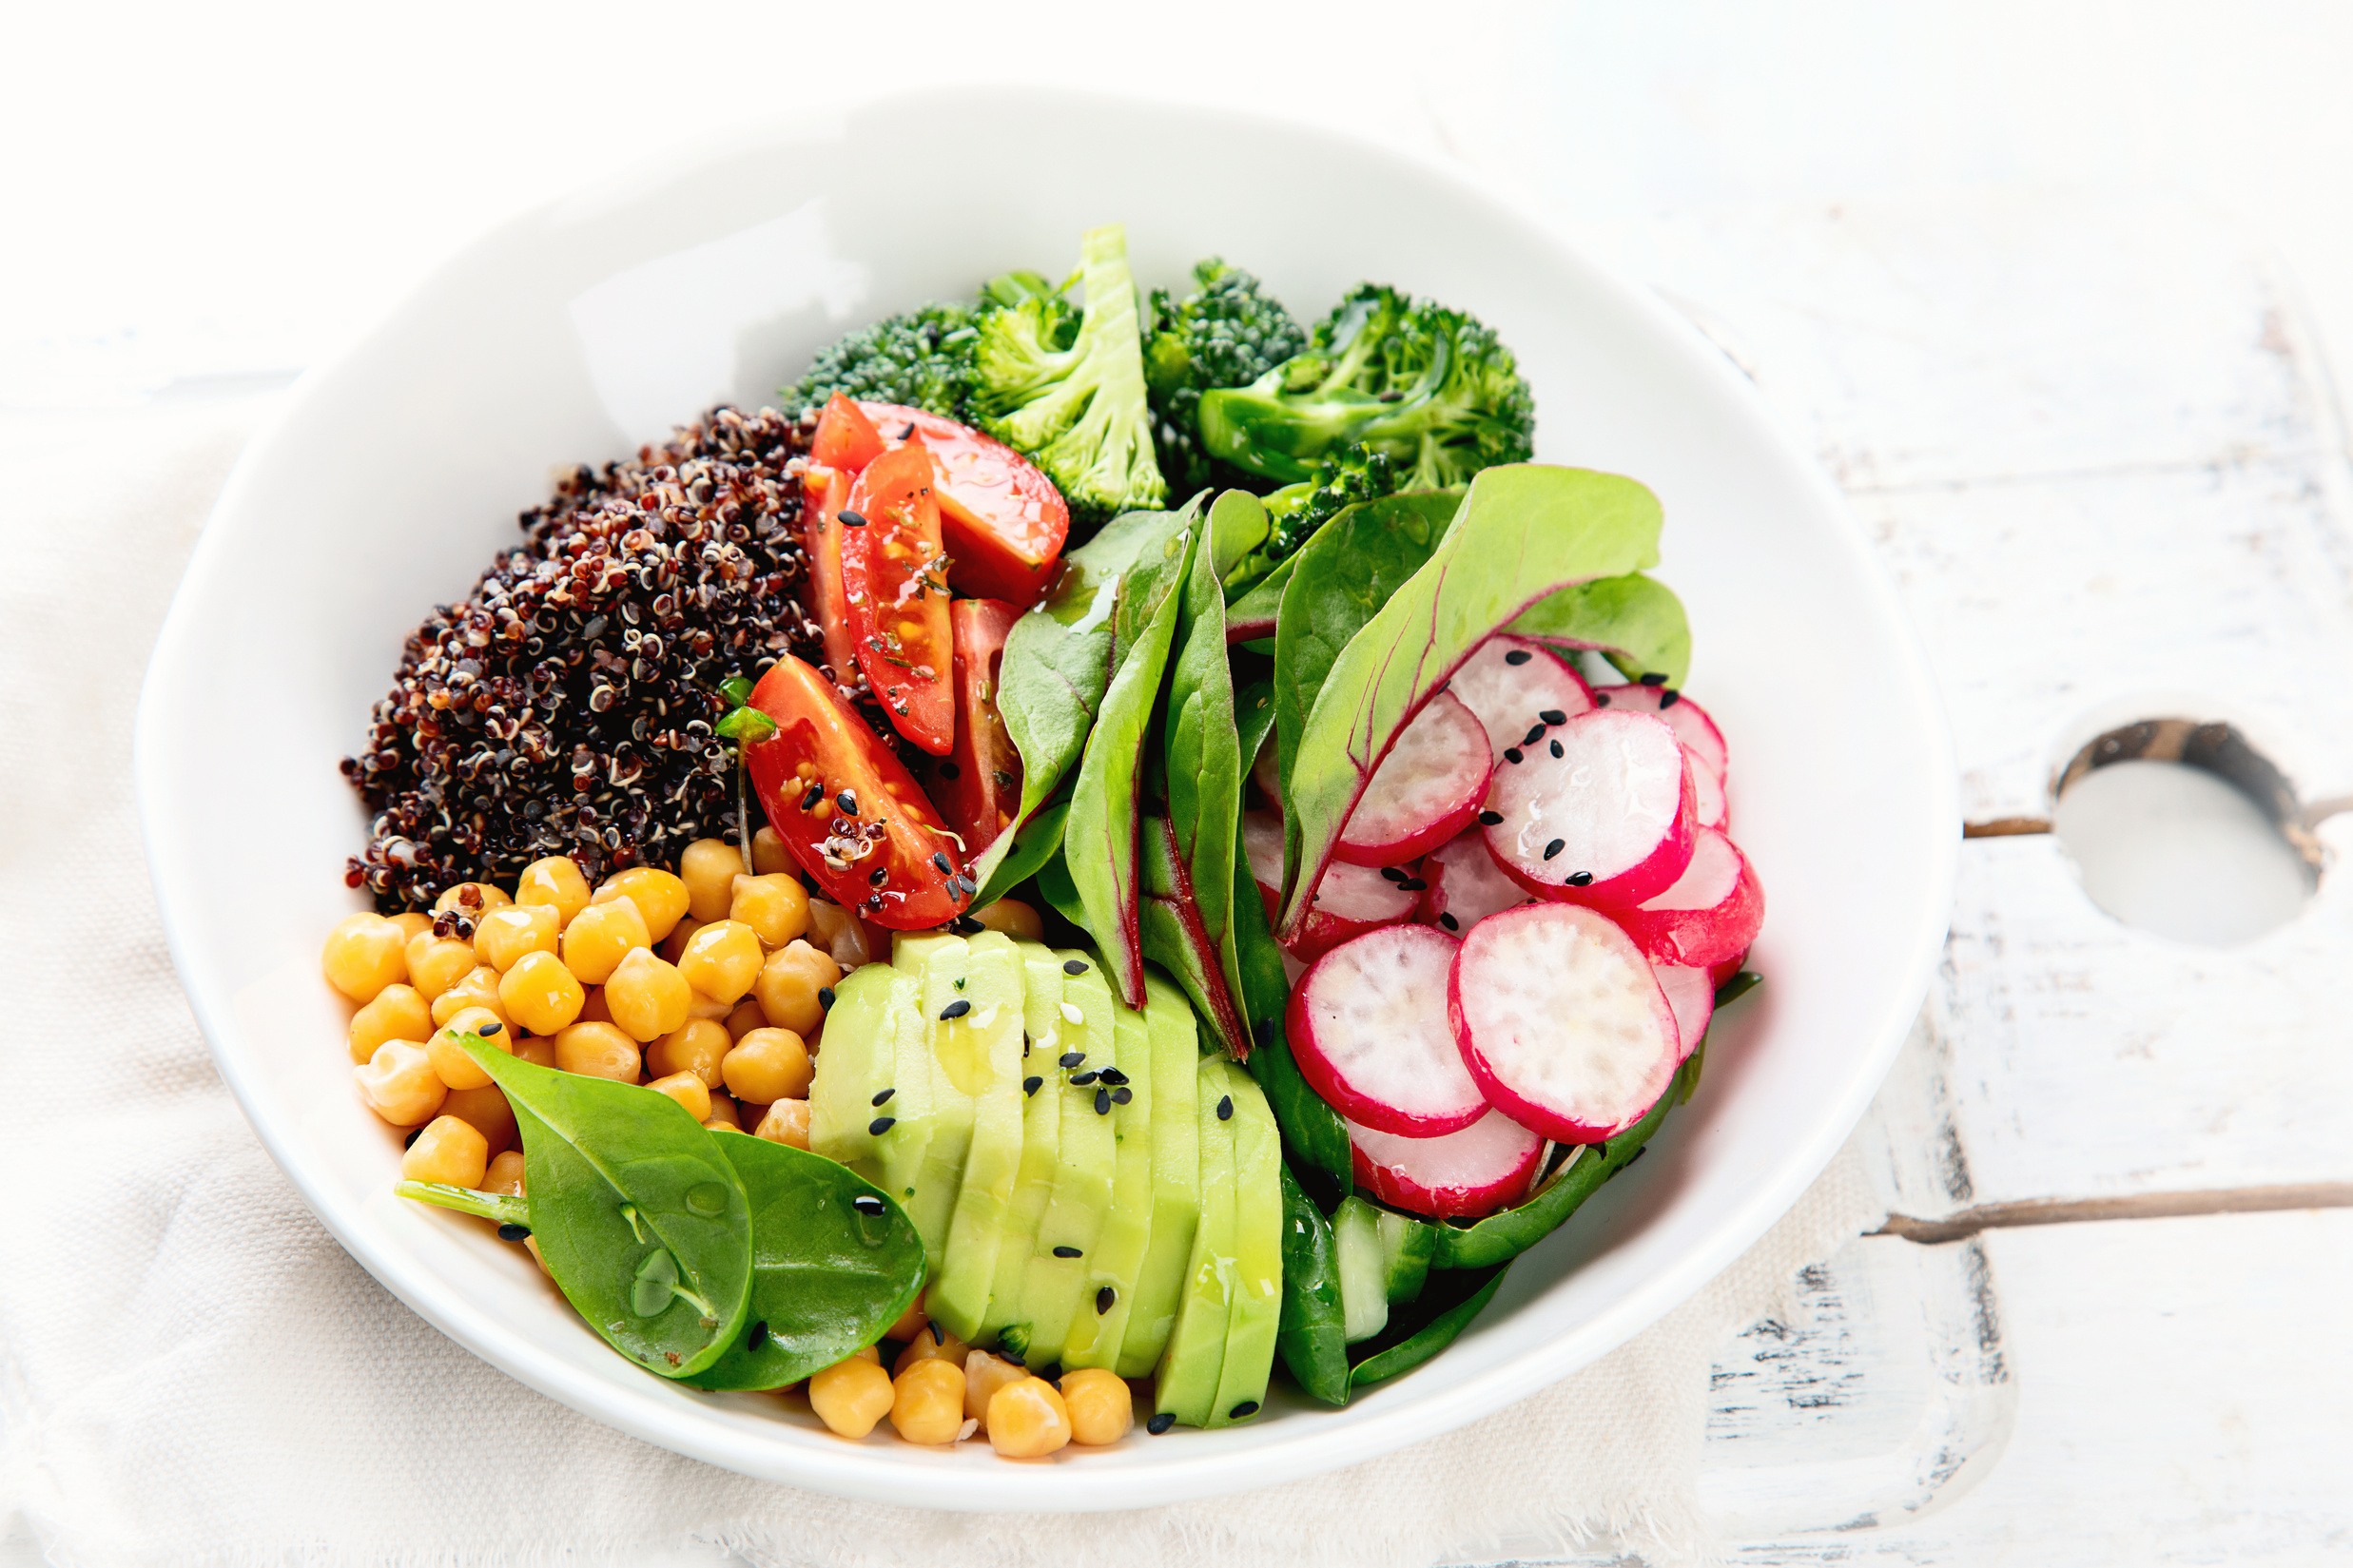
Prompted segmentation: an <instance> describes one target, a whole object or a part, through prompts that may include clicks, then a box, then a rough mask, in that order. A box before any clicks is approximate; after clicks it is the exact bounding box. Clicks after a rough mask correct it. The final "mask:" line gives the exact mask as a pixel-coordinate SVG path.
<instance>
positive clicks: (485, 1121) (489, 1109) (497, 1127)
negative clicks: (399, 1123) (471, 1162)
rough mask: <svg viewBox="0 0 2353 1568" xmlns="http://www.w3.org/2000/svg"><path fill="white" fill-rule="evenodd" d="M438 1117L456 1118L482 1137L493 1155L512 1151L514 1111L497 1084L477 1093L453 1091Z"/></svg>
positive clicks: (484, 1086) (482, 1088)
mask: <svg viewBox="0 0 2353 1568" xmlns="http://www.w3.org/2000/svg"><path fill="white" fill-rule="evenodd" d="M441 1114H442V1115H443V1116H455V1117H457V1119H458V1120H459V1121H461V1122H464V1123H465V1124H466V1125H468V1126H469V1127H472V1128H473V1129H474V1130H475V1131H476V1132H479V1133H481V1134H482V1142H483V1143H484V1144H485V1145H487V1146H488V1148H489V1149H490V1152H491V1153H492V1154H494V1155H496V1154H498V1153H500V1152H502V1151H505V1150H509V1149H513V1148H514V1147H515V1107H513V1106H511V1105H509V1104H508V1103H507V1096H506V1094H505V1092H504V1091H503V1090H501V1089H500V1088H499V1087H498V1086H497V1085H496V1084H495V1083H493V1084H484V1085H483V1086H482V1087H481V1088H479V1089H453V1090H451V1091H450V1092H449V1097H448V1098H447V1099H445V1100H443V1101H442V1102H441Z"/></svg>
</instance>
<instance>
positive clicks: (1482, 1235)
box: [1429, 1063, 1689, 1268]
mask: <svg viewBox="0 0 2353 1568" xmlns="http://www.w3.org/2000/svg"><path fill="white" fill-rule="evenodd" d="M1684 1065H1685V1066H1688V1065H1689V1064H1688V1063H1685V1064H1684ZM1680 1078H1681V1072H1680V1070H1679V1072H1678V1074H1677V1081H1670V1082H1669V1083H1668V1085H1667V1089H1666V1093H1664V1094H1661V1095H1660V1096H1659V1103H1658V1104H1656V1105H1654V1106H1652V1107H1651V1108H1650V1110H1649V1112H1648V1113H1646V1114H1644V1115H1643V1119H1642V1120H1641V1121H1638V1122H1636V1123H1635V1124H1634V1125H1633V1126H1632V1127H1629V1128H1627V1129H1626V1130H1625V1131H1624V1132H1621V1133H1619V1134H1618V1135H1617V1136H1616V1137H1614V1138H1612V1139H1610V1140H1609V1142H1608V1143H1607V1144H1585V1145H1580V1146H1578V1147H1576V1148H1573V1149H1571V1150H1570V1151H1569V1152H1568V1158H1567V1159H1566V1160H1565V1161H1563V1162H1562V1163H1561V1164H1560V1165H1559V1166H1558V1167H1556V1168H1555V1169H1554V1170H1553V1171H1552V1174H1551V1175H1550V1176H1549V1177H1548V1178H1547V1179H1546V1182H1545V1184H1544V1185H1543V1186H1541V1187H1539V1188H1538V1189H1537V1190H1536V1193H1535V1195H1534V1196H1533V1197H1530V1198H1528V1199H1527V1201H1525V1202H1523V1203H1520V1204H1517V1205H1514V1206H1513V1207H1512V1208H1509V1209H1506V1210H1501V1211H1499V1212H1497V1213H1493V1214H1489V1215H1488V1216H1487V1218H1485V1219H1483V1220H1481V1221H1479V1223H1478V1224H1476V1225H1473V1226H1471V1227H1470V1228H1469V1229H1456V1228H1455V1227H1453V1226H1451V1225H1448V1224H1446V1223H1444V1222H1443V1221H1442V1222H1440V1223H1439V1224H1436V1225H1433V1226H1431V1227H1430V1229H1431V1230H1433V1231H1434V1232H1436V1234H1437V1238H1438V1245H1437V1250H1436V1251H1435V1253H1433V1254H1432V1256H1431V1258H1430V1260H1429V1266H1430V1267H1431V1268H1488V1266H1490V1265H1493V1264H1498V1263H1506V1262H1508V1261H1509V1260H1511V1259H1513V1258H1516V1257H1518V1256H1519V1255H1520V1254H1521V1253H1523V1252H1525V1251H1527V1249H1529V1248H1531V1247H1533V1246H1535V1245H1536V1244H1537V1243H1538V1242H1540V1241H1542V1240H1544V1239H1545V1238H1546V1236H1548V1235H1550V1234H1552V1232H1553V1231H1555V1230H1557V1229H1560V1228H1561V1225H1562V1222H1563V1221H1565V1220H1566V1219H1567V1218H1568V1216H1569V1215H1571V1214H1573V1213H1575V1212H1576V1211H1577V1210H1578V1208H1579V1207H1580V1206H1581V1205H1583V1204H1584V1202H1585V1199H1587V1198H1589V1197H1591V1196H1592V1195H1593V1194H1594V1193H1596V1192H1598V1191H1601V1190H1602V1183H1604V1182H1605V1181H1607V1180H1608V1179H1609V1178H1610V1177H1612V1176H1614V1175H1616V1174H1617V1173H1618V1172H1619V1171H1623V1170H1624V1169H1625V1168H1626V1167H1627V1166H1629V1165H1631V1164H1633V1163H1634V1156H1635V1155H1637V1154H1639V1153H1641V1152H1643V1145H1644V1144H1646V1143H1648V1142H1649V1141H1650V1135H1651V1134H1652V1133H1653V1132H1657V1131H1658V1130H1659V1125H1660V1124H1661V1123H1662V1122H1663V1121H1665V1120H1666V1113H1667V1111H1668V1109H1669V1108H1670V1107H1672V1106H1673V1105H1675V1104H1676V1103H1678V1101H1677V1094H1676V1091H1677V1089H1678V1087H1679V1086H1680Z"/></svg>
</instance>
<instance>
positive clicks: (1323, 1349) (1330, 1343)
mask: <svg viewBox="0 0 2353 1568" xmlns="http://www.w3.org/2000/svg"><path fill="white" fill-rule="evenodd" d="M1282 1181H1283V1317H1282V1326H1280V1327H1279V1328H1277V1329H1276V1330H1275V1333H1274V1347H1275V1349H1277V1350H1278V1351H1280V1352H1281V1353H1282V1357H1283V1365H1285V1366H1288V1367H1290V1368H1291V1375H1292V1377H1293V1379H1294V1380H1295V1381H1296V1382H1297V1383H1298V1384H1299V1386H1300V1387H1301V1388H1304V1389H1306V1390H1307V1392H1308V1393H1309V1394H1311V1395H1312V1396H1313V1397H1314V1398H1316V1399H1319V1400H1322V1401H1323V1402H1324V1403H1326V1404H1346V1403H1348V1342H1347V1336H1346V1334H1345V1332H1344V1331H1343V1325H1342V1319H1341V1312H1340V1263H1339V1257H1338V1254H1337V1253H1336V1252H1335V1251H1334V1250H1333V1248H1332V1222H1331V1221H1330V1220H1328V1219H1326V1218H1324V1211H1323V1210H1320V1209H1318V1208H1316V1207H1315V1205H1314V1204H1313V1202H1312V1201H1311V1200H1310V1199H1309V1197H1308V1195H1307V1192H1306V1191H1305V1190H1304V1189H1302V1188H1301V1187H1300V1186H1299V1179H1298V1178H1297V1177H1296V1176H1293V1174H1292V1173H1291V1167H1290V1166H1288V1165H1286V1166H1284V1167H1283V1175H1282Z"/></svg>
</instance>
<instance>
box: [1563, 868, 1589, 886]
mask: <svg viewBox="0 0 2353 1568" xmlns="http://www.w3.org/2000/svg"><path fill="white" fill-rule="evenodd" d="M1561 880H1562V881H1565V882H1566V883H1567V884H1568V885H1569V886H1571V887H1591V886H1592V885H1593V873H1592V872H1590V871H1572V872H1570V873H1569V874H1568V875H1567V876H1565V877H1564V878H1562V879H1561Z"/></svg>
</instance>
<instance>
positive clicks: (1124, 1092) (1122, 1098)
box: [1111, 1084, 1136, 1105]
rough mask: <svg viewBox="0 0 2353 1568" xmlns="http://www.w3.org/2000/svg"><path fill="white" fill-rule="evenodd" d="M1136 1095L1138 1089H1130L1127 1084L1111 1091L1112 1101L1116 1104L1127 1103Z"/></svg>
mask: <svg viewBox="0 0 2353 1568" xmlns="http://www.w3.org/2000/svg"><path fill="white" fill-rule="evenodd" d="M1135 1097H1136V1091H1135V1090H1133V1089H1130V1088H1129V1087H1128V1086H1127V1085H1126V1084H1121V1085H1120V1086H1119V1087H1118V1088H1117V1089H1115V1090H1113V1091H1112V1092H1111V1103H1112V1104H1114V1105H1125V1104H1127V1103H1128V1101H1130V1100H1132V1099H1134V1098H1135Z"/></svg>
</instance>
